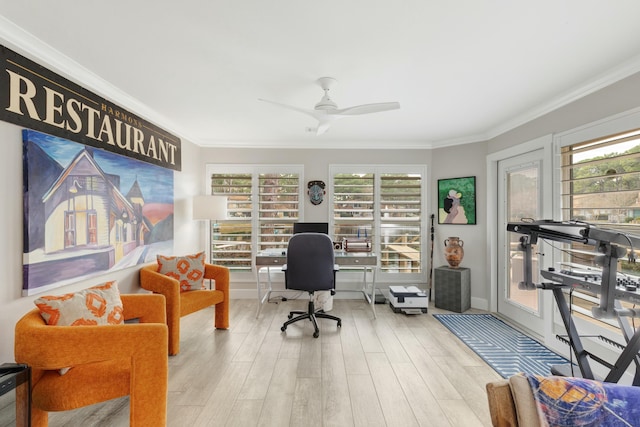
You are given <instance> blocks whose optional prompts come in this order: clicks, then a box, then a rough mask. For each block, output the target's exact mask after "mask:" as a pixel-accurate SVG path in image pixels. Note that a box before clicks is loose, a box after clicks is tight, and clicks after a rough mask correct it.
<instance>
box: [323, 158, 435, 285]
mask: <svg viewBox="0 0 640 427" xmlns="http://www.w3.org/2000/svg"><path fill="white" fill-rule="evenodd" d="M372 172H373V173H374V174H375V179H374V183H375V184H374V185H375V186H376V188H379V186H380V174H384V173H416V174H420V175H421V176H422V184H423V185H422V188H421V194H420V197H421V206H420V234H421V235H422V236H423V239H424V240H423V246H424V250H423V251H422V253H421V260H420V263H421V265H423V266H424V268H423V269H422V272H420V273H404V274H397V273H383V272H381V271H380V270H379V269H378V274H377V276H376V284H377V286H378V288H380V286H381V284H382V283H385V284H386V283H406V284H415V285H416V286H418V287H426V285H427V280H428V279H427V274H428V272H429V268H430V267H431V266H430V265H429V263H428V248H429V239H430V237H429V232H428V230H429V224H428V220H429V215H428V212H430V206H429V198H428V195H429V191H428V188H429V177H428V175H427V165H425V164H406V165H405V164H397V165H380V164H330V165H329V185H328V187H329V188H328V189H327V198H326V200H327V201H329V203H330V206H329V212H328V217H329V218H328V221H329V230H333V228H334V218H333V188H334V180H333V177H334V176H335V175H336V174H339V173H356V174H357V173H372ZM373 202H374V206H375V207H376V209H377V207H378V206H379V205H380V193H379V192H378V191H376V192H375V193H374V199H373ZM374 227H375V230H376V232H375V233H374V234H375V241H374V242H373V247H374V248H379V247H380V217H379V215H374ZM379 264H380V258H379V257H378V265H379Z"/></svg>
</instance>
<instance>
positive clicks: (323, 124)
mask: <svg viewBox="0 0 640 427" xmlns="http://www.w3.org/2000/svg"><path fill="white" fill-rule="evenodd" d="M329 126H331V120H320V123H318V127H317V128H316V135H322V134H323V133H325V132H326V131H327V130H329Z"/></svg>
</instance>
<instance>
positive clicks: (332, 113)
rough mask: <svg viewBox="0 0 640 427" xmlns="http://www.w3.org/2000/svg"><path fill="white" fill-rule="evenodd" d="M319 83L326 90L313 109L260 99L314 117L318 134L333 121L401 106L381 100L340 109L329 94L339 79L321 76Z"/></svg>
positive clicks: (325, 129)
mask: <svg viewBox="0 0 640 427" xmlns="http://www.w3.org/2000/svg"><path fill="white" fill-rule="evenodd" d="M317 83H318V85H319V86H320V88H321V89H322V90H323V91H324V95H323V96H322V98H321V99H320V101H318V103H317V104H316V105H315V106H314V109H313V110H310V109H305V108H299V107H294V106H292V105H286V104H281V103H279V102H274V101H269V100H266V99H259V100H260V101H263V102H268V103H270V104H273V105H277V106H279V107H283V108H287V109H289V110H293V111H298V112H300V113H304V114H307V115H309V116H311V117H313V118H314V119H316V120H317V121H318V126H317V127H316V129H315V131H316V135H322V134H323V133H325V132H326V131H327V130H328V129H329V126H330V125H331V123H332V122H333V121H335V120H338V119H341V118H343V117H348V116H358V115H363V114H371V113H379V112H382V111H389V110H397V109H399V108H400V103H399V102H380V103H375V104H364V105H356V106H354V107H347V108H343V109H339V108H338V105H337V104H336V103H335V102H334V101H333V100H332V99H331V97H330V96H329V91H330V90H331V88H332V87H334V86H335V85H336V84H337V83H338V81H337V80H336V79H334V78H333V77H321V78H319V79H318V80H317ZM310 130H311V131H313V129H309V128H307V131H310Z"/></svg>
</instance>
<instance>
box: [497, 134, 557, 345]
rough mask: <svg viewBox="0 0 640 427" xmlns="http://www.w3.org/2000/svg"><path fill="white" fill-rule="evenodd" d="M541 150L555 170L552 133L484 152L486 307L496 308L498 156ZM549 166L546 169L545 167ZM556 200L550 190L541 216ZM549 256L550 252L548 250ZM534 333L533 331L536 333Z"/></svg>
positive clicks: (549, 326) (543, 305) (549, 331)
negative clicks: (485, 183) (502, 148)
mask: <svg viewBox="0 0 640 427" xmlns="http://www.w3.org/2000/svg"><path fill="white" fill-rule="evenodd" d="M536 150H542V151H543V153H542V162H543V164H544V165H548V166H545V167H548V168H550V170H551V171H554V170H555V164H556V162H554V160H555V158H554V153H553V135H552V134H548V135H544V136H541V137H539V138H536V139H533V140H531V141H527V142H524V143H522V144H519V145H517V146H514V147H509V148H507V149H504V150H501V151H497V152H495V153H491V154H489V155H488V156H487V188H488V189H490V191H487V253H488V254H489V266H490V268H489V284H490V285H489V288H490V289H489V295H490V299H489V311H491V312H493V313H497V311H498V297H499V296H498V279H499V274H500V271H499V270H498V245H499V244H501V243H500V242H498V230H497V226H498V209H500V206H499V204H498V203H499V195H498V180H499V179H502V177H501V176H499V174H498V163H499V162H500V161H501V160H504V159H508V158H511V157H515V156H519V155H522V154H525V153H528V152H531V151H536ZM547 170H549V169H547ZM553 175H554V174H553V173H546V174H544V173H543V178H545V179H551V177H552V176H553ZM553 185H554V184H553V182H552V183H551V185H550V186H549V185H547V186H545V185H544V184H543V188H552V193H553V192H555V188H553ZM556 204H557V201H556V200H555V197H553V194H552V195H551V197H548V200H547V201H546V203H543V208H542V212H541V214H542V216H543V218H552V217H553V212H555V205H556ZM548 255H549V257H550V258H551V257H552V256H553V255H552V254H548ZM549 294H550V293H549V292H542V293H541V296H540V312H541V313H545V318H544V323H543V336H541V337H540V338H541V339H542V340H543V341H544V342H546V341H549V340H553V337H554V335H553V312H554V310H553V308H554V306H553V299H552V298H550V295H549ZM536 335H537V334H536Z"/></svg>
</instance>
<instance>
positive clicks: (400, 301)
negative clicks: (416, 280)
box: [389, 286, 429, 314]
mask: <svg viewBox="0 0 640 427" xmlns="http://www.w3.org/2000/svg"><path fill="white" fill-rule="evenodd" d="M389 305H390V306H391V309H392V310H393V311H394V313H404V314H422V313H426V312H427V308H428V307H429V298H427V293H426V292H424V291H422V290H421V289H418V287H417V286H406V287H405V286H389Z"/></svg>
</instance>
